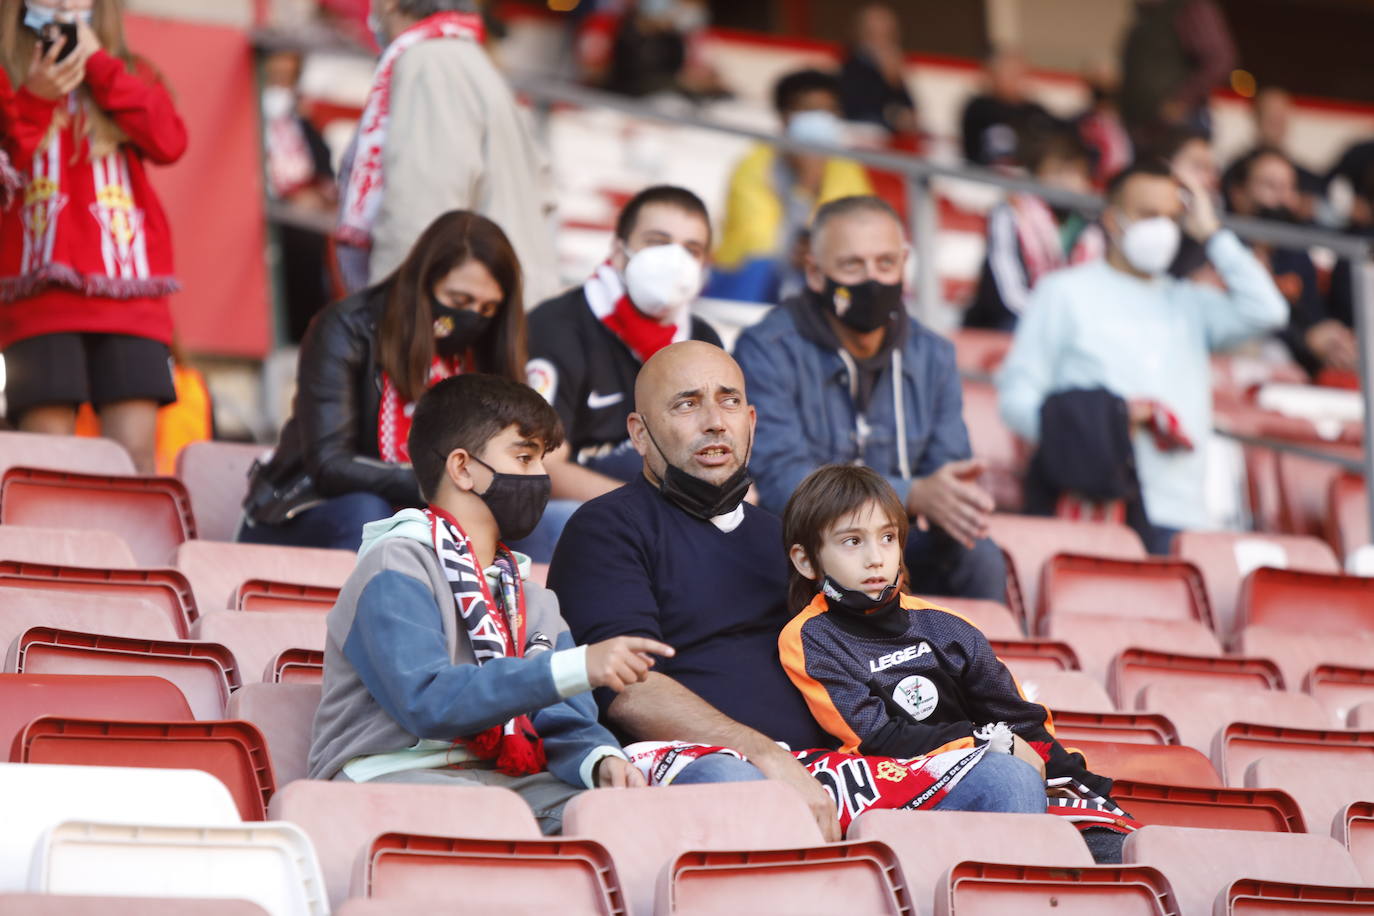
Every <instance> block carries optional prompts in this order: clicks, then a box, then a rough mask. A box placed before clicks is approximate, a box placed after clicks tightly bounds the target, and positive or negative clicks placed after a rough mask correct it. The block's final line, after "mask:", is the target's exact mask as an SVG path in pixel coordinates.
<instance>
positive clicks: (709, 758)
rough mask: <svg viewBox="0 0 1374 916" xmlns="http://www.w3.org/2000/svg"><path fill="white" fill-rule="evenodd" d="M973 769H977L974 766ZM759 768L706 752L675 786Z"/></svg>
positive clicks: (752, 775)
mask: <svg viewBox="0 0 1374 916" xmlns="http://www.w3.org/2000/svg"><path fill="white" fill-rule="evenodd" d="M975 769H977V768H976V767H975ZM763 778H765V777H764V775H763V774H762V773H761V772H759V768H758V767H756V766H754V765H753V764H752V763H749V762H748V761H745V760H740V759H739V758H738V757H731V756H730V755H729V754H707V755H706V756H705V757H698V758H697V759H696V760H693V761H692V762H691V763H689V764H687V766H685V767H683V768H682V772H681V773H679V774H677V778H676V779H674V780H673V785H675V786H695V785H699V784H701V783H706V782H753V781H754V780H756V779H763Z"/></svg>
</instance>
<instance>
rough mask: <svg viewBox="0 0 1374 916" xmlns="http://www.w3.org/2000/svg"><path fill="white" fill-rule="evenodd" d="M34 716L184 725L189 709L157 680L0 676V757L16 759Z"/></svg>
mask: <svg viewBox="0 0 1374 916" xmlns="http://www.w3.org/2000/svg"><path fill="white" fill-rule="evenodd" d="M40 716H78V717H90V718H103V717H105V716H125V717H131V718H136V719H137V718H148V719H171V720H175V719H190V718H191V707H190V706H188V705H187V704H186V698H185V697H183V696H182V695H181V691H180V690H178V689H177V688H176V686H175V685H174V684H172V683H171V682H169V681H165V680H163V679H162V678H160V677H99V676H95V677H92V676H88V675H81V674H0V753H3V754H4V755H5V757H6V759H8V760H16V761H17V760H18V759H19V757H18V756H17V755H16V754H15V742H16V739H17V738H18V736H19V735H20V734H22V733H23V731H24V729H25V728H26V727H27V726H28V724H29V723H30V722H32V721H33V720H34V719H37V718H39V717H40ZM51 762H53V763H65V762H67V761H61V760H55V761H51ZM95 762H100V761H95Z"/></svg>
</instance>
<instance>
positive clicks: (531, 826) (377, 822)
mask: <svg viewBox="0 0 1374 916" xmlns="http://www.w3.org/2000/svg"><path fill="white" fill-rule="evenodd" d="M268 811H269V812H270V814H271V817H272V819H273V820H285V821H291V822H292V823H294V824H297V825H298V826H300V828H301V829H302V830H304V831H305V832H306V833H307V834H308V835H309V836H310V840H311V843H312V844H313V845H314V847H315V853H316V855H317V856H318V857H319V860H320V870H321V871H322V872H323V873H324V881H325V887H326V889H327V890H328V892H329V901H330V904H331V905H332V906H336V907H337V906H339V905H340V904H341V903H343V901H344V900H345V899H347V898H348V896H349V883H350V880H351V879H352V877H353V873H354V866H355V864H356V863H357V862H358V860H359V857H360V856H361V855H362V853H363V852H364V851H365V850H366V849H367V848H368V844H370V843H371V842H372V840H373V839H374V838H375V837H376V836H378V835H379V834H383V833H393V832H395V833H420V834H437V833H439V832H441V831H442V832H446V833H455V832H460V831H461V832H462V833H464V834H467V835H470V836H477V837H484V838H486V839H503V840H537V839H539V827H538V825H536V823H535V820H534V815H533V813H531V811H530V809H529V806H528V805H526V804H525V803H524V801H522V800H521V798H520V796H519V795H516V794H515V793H514V792H512V791H510V790H509V789H498V788H496V787H494V786H471V785H467V786H463V785H455V786H437V785H400V784H388V783H380V782H377V783H352V782H330V781H323V780H310V779H302V780H297V781H295V782H289V783H286V784H285V785H283V786H282V789H281V791H279V792H278V793H277V794H276V795H274V796H272V800H271V802H270V803H269V806H268Z"/></svg>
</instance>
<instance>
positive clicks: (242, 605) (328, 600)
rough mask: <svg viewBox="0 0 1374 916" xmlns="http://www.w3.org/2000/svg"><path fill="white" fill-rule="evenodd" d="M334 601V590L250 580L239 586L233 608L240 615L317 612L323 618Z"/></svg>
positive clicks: (335, 590)
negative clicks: (244, 613) (247, 613)
mask: <svg viewBox="0 0 1374 916" xmlns="http://www.w3.org/2000/svg"><path fill="white" fill-rule="evenodd" d="M338 600H339V590H338V589H337V588H327V587H325V586H320V585H297V584H296V583H294V582H269V581H268V580H266V579H250V580H249V581H247V582H245V583H243V584H242V585H240V586H239V589H238V594H237V595H236V596H235V598H234V607H236V608H238V609H239V610H240V611H319V612H320V613H322V614H323V613H327V612H328V611H329V609H330V608H332V607H333V606H334V602H336V601H338Z"/></svg>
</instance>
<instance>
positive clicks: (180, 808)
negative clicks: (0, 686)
mask: <svg viewBox="0 0 1374 916" xmlns="http://www.w3.org/2000/svg"><path fill="white" fill-rule="evenodd" d="M0 797H3V798H4V799H5V829H4V830H0V892H6V891H22V890H24V889H25V887H26V886H27V884H28V877H29V874H28V872H29V861H30V860H31V859H32V858H33V847H34V844H35V843H37V842H38V840H39V838H40V837H41V836H42V834H43V831H45V830H47V829H49V828H50V827H53V826H55V825H57V824H60V823H62V822H63V821H66V820H70V819H73V818H91V819H94V820H109V821H121V820H148V821H153V822H156V823H163V824H236V823H238V822H239V812H238V808H237V807H236V806H235V805H234V799H233V797H232V796H230V794H229V790H228V789H227V788H226V787H225V786H224V783H222V782H220V781H219V780H218V779H215V778H214V777H213V776H211V775H210V774H209V773H203V772H201V771H199V770H146V769H134V768H130V767H102V766H47V765H43V764H38V763H0ZM5 912H27V911H24V910H17V911H16V910H6V909H4V907H3V906H0V913H5Z"/></svg>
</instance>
